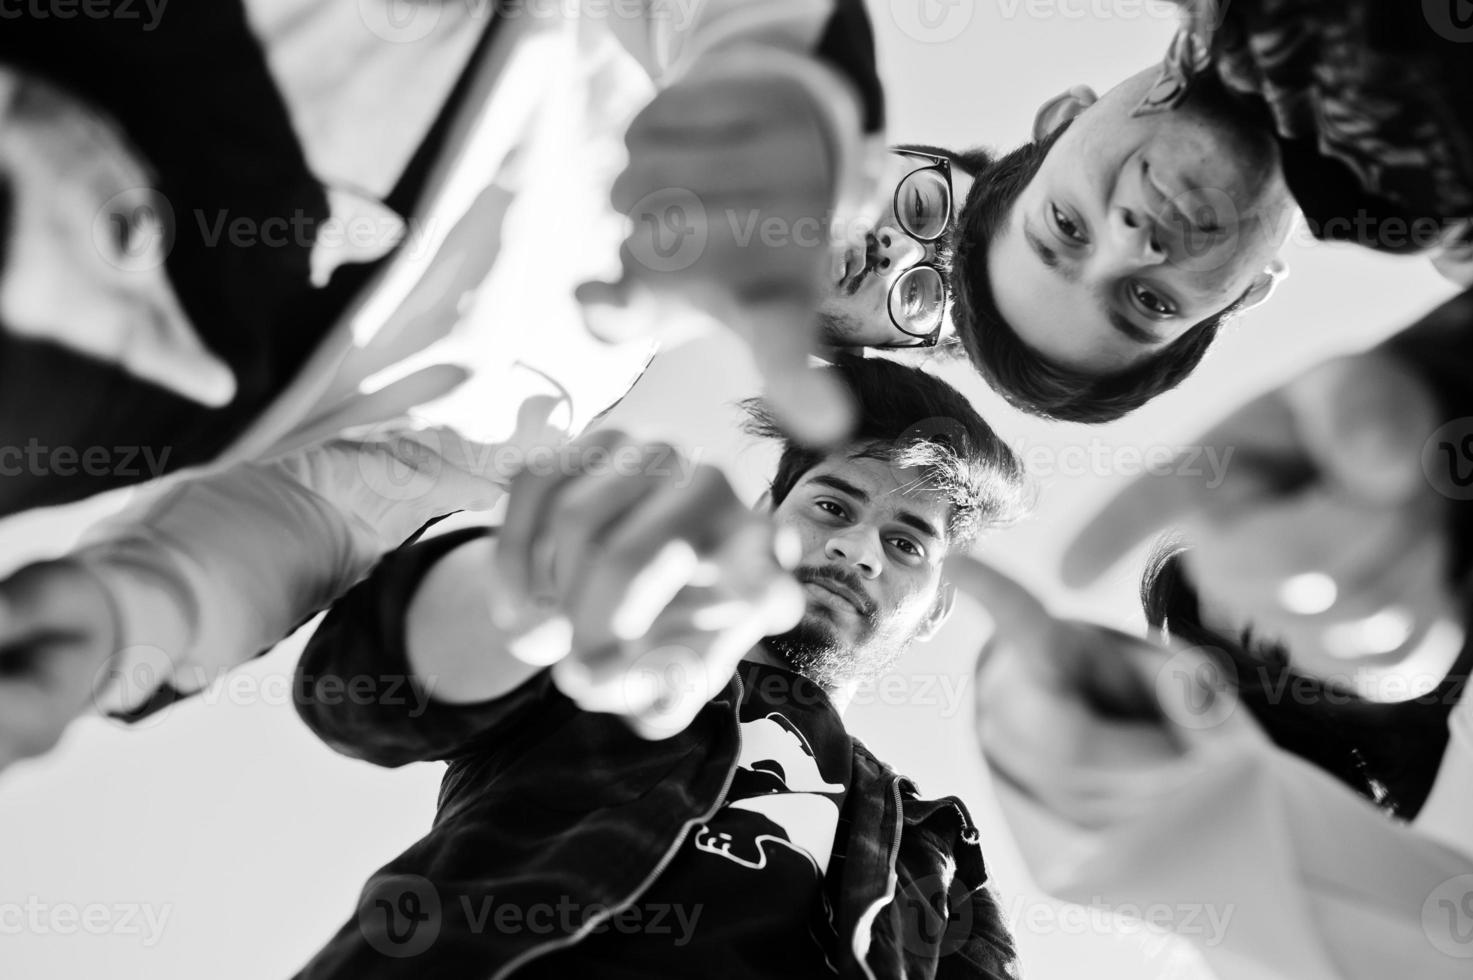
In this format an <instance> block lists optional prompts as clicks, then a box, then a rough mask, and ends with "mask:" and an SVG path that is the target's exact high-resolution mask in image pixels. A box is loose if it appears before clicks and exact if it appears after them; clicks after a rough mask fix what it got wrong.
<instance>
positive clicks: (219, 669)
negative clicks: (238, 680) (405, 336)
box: [72, 429, 502, 717]
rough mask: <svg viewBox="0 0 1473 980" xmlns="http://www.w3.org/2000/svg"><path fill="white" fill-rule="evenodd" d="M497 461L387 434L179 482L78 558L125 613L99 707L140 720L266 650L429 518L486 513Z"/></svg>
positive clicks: (433, 440)
mask: <svg viewBox="0 0 1473 980" xmlns="http://www.w3.org/2000/svg"><path fill="white" fill-rule="evenodd" d="M489 458H490V457H489V456H488V455H487V452H486V447H482V446H478V445H477V444H474V443H470V442H468V441H466V440H464V439H461V438H460V437H459V436H457V435H456V434H455V433H454V432H453V431H451V430H448V429H426V430H417V431H410V430H408V429H396V430H386V431H384V432H382V433H380V434H373V435H369V436H364V437H360V438H355V439H349V438H343V439H335V440H331V441H328V442H325V443H321V444H318V445H315V446H312V447H310V448H308V449H304V450H301V451H299V452H297V453H294V454H292V455H290V456H286V457H283V458H282V459H280V460H277V461H274V462H269V463H249V464H244V465H240V466H236V467H233V468H230V469H227V470H223V471H221V472H218V473H214V474H210V475H207V476H202V477H198V478H195V479H191V480H185V481H183V482H181V483H178V484H175V485H174V486H172V487H170V488H168V489H167V490H165V491H164V493H163V494H162V495H161V496H158V497H155V498H153V499H152V500H150V501H147V502H145V503H144V504H143V505H142V506H140V507H138V508H135V509H133V510H132V511H130V512H125V513H124V514H122V515H120V516H119V517H118V518H115V519H114V520H112V521H110V522H108V523H107V524H104V525H103V526H102V527H101V528H100V529H98V531H95V532H94V533H93V534H92V535H91V539H90V541H89V542H88V543H86V544H84V546H83V547H82V548H81V549H80V550H79V551H78V552H76V553H75V554H74V555H73V556H72V557H73V559H74V560H77V561H79V562H81V563H82V564H83V565H85V566H86V567H87V568H89V569H90V570H91V571H93V572H94V573H95V574H96V575H97V576H98V577H99V578H100V579H101V580H102V582H103V584H104V586H105V588H106V589H107V590H108V592H109V593H110V594H111V596H112V598H113V600H114V604H115V608H116V609H117V611H118V618H119V634H120V636H121V637H122V642H121V643H120V644H119V645H120V647H121V648H122V649H123V651H124V652H123V655H122V656H123V661H122V662H121V663H119V664H118V665H117V669H116V670H115V672H114V676H115V677H116V678H118V679H119V680H118V682H117V683H115V684H113V685H112V686H111V687H110V688H109V690H107V691H104V692H102V694H101V695H100V696H99V705H100V706H101V707H103V708H104V710H108V711H110V712H112V713H115V714H118V715H120V716H123V717H137V716H141V715H143V714H147V713H149V712H151V711H153V710H156V709H157V708H159V707H162V706H164V705H167V704H169V703H170V702H171V701H174V700H177V699H178V698H179V697H180V696H182V695H185V694H189V693H193V692H196V691H198V690H200V689H202V688H203V687H205V686H206V685H208V684H209V683H211V682H212V681H214V680H215V679H216V678H217V677H218V676H219V675H220V674H221V673H223V672H224V671H226V670H229V669H231V668H233V667H235V666H238V665H239V664H241V663H244V662H245V661H247V660H249V659H251V658H252V657H254V656H256V655H258V654H259V653H261V652H263V651H265V650H267V649H269V648H270V647H272V646H273V645H275V644H276V643H277V642H279V641H280V640H282V639H283V638H284V637H286V636H287V635H288V634H289V633H291V632H292V631H293V630H294V629H296V628H297V627H298V626H300V625H301V624H302V623H304V622H305V621H306V620H308V619H310V618H311V617H312V616H314V615H316V614H317V613H318V612H319V611H321V610H322V609H323V608H324V607H325V606H327V605H328V604H329V603H331V602H332V601H333V599H335V598H337V597H338V596H340V595H342V594H343V593H344V592H345V591H347V590H348V589H349V588H350V587H351V586H352V585H353V584H354V583H355V582H358V581H359V580H361V579H362V578H363V576H365V575H366V574H368V572H369V570H370V569H372V568H373V566H374V563H375V562H377V561H378V560H379V558H381V557H382V556H383V555H384V554H385V553H387V552H388V551H390V550H392V549H393V548H395V547H397V546H398V545H400V544H401V543H403V542H404V541H405V540H406V539H408V538H409V537H411V536H412V535H414V534H415V533H416V531H418V530H419V529H420V528H422V527H423V526H424V525H425V524H426V523H428V522H430V521H432V520H434V519H436V518H439V517H442V516H444V515H446V514H449V513H451V512H453V511H456V510H460V509H466V508H470V509H476V508H482V507H489V506H491V505H492V504H493V503H494V502H495V500H496V499H497V498H498V497H499V496H500V495H501V492H502V491H501V485H500V484H499V483H498V482H497V481H496V480H495V479H494V478H493V477H491V476H489V475H486V476H483V475H482V474H483V473H484V474H489V473H490V472H491V470H492V468H491V467H490V466H489V464H488V460H489Z"/></svg>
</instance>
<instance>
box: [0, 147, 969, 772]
mask: <svg viewBox="0 0 1473 980" xmlns="http://www.w3.org/2000/svg"><path fill="white" fill-rule="evenodd" d="M953 160H954V161H955V169H954V168H953ZM966 165H967V158H966V157H965V156H964V155H958V156H955V157H949V156H947V155H945V151H943V150H937V149H934V148H929V147H927V148H920V147H900V148H896V149H895V150H894V151H893V153H892V160H891V169H890V172H889V173H888V174H887V177H886V183H884V184H882V186H883V187H885V191H884V193H885V194H886V197H887V202H886V206H885V209H884V211H882V212H881V213H880V216H879V219H878V221H877V222H876V223H875V226H874V227H873V229H871V230H869V231H868V234H867V235H866V236H864V237H865V239H866V245H867V247H866V248H865V249H864V250H863V251H861V250H860V249H859V248H857V247H849V248H842V249H839V248H836V250H835V255H834V268H835V271H834V280H833V285H832V288H831V290H830V293H829V296H828V298H827V299H826V300H825V301H824V302H823V304H822V305H821V307H820V310H821V313H820V315H821V317H822V318H823V325H824V330H825V338H826V341H827V345H828V347H829V348H831V349H833V350H836V351H842V350H848V351H855V350H860V349H863V348H866V347H874V348H886V349H894V348H910V347H917V348H932V347H935V346H936V345H937V344H938V341H939V340H940V338H941V335H942V330H943V325H944V323H945V322H946V320H947V316H946V307H947V304H948V299H949V294H948V287H947V284H946V276H945V272H944V270H945V269H946V264H947V259H948V256H949V252H950V232H951V228H952V225H953V223H954V217H955V215H954V209H955V205H954V202H957V201H961V200H964V199H965V194H966V186H964V182H968V178H967V177H966V176H965V175H964V174H963V173H962V172H961V171H962V169H963V168H964V167H965V166H966ZM954 181H955V182H956V184H955V185H954V183H953V182H954ZM574 356H576V355H574ZM604 380H605V382H607V381H608V379H607V378H605V379H604ZM608 387H609V386H608V384H607V383H605V384H604V387H603V388H602V389H600V390H599V391H597V392H588V391H578V392H566V393H565V396H566V397H567V399H568V400H569V401H570V402H571V401H572V400H575V399H577V400H581V402H584V403H587V404H585V405H584V407H583V409H582V410H581V411H580V413H579V414H580V417H589V416H590V415H591V413H590V411H589V407H588V406H590V405H592V404H593V401H594V399H596V398H598V396H599V395H603V396H604V401H602V402H600V403H599V404H601V405H602V404H607V401H608V394H609V391H608ZM618 396H619V393H615V396H614V397H615V399H616V400H617V397H618ZM526 408H527V406H525V405H524V406H523V409H524V411H523V412H522V413H521V414H520V415H519V417H518V422H519V424H518V426H517V432H516V433H514V434H513V435H512V436H511V438H510V440H509V441H508V442H507V443H504V444H503V443H498V444H497V445H494V446H488V445H483V444H480V443H477V442H474V441H472V440H469V439H466V438H464V437H462V436H461V435H460V434H459V433H457V432H455V431H453V430H450V429H447V428H443V427H442V428H432V429H418V430H414V431H409V430H408V427H407V426H406V427H404V428H398V429H390V428H387V427H379V428H378V429H377V430H376V431H375V432H374V433H373V434H370V435H358V436H356V437H355V438H339V439H332V440H329V441H326V442H319V443H316V444H313V445H311V446H309V447H307V448H305V449H302V450H299V451H297V452H294V453H292V454H289V455H286V456H284V457H282V458H280V459H277V460H275V461H272V462H267V463H248V464H242V465H240V466H236V467H234V468H232V469H228V470H225V471H223V472H220V473H216V474H213V475H210V476H206V477H201V478H197V479H194V480H189V481H185V482H182V483H181V484H179V485H177V486H175V487H173V488H172V489H171V490H170V491H169V493H168V494H166V495H165V496H163V497H161V498H159V499H158V500H157V501H155V502H153V503H152V504H151V505H150V506H148V507H146V508H142V509H139V510H135V511H133V512H132V513H130V514H127V515H125V517H124V519H123V520H122V521H118V522H115V523H114V525H113V526H112V527H111V528H109V529H108V530H107V531H106V534H105V536H103V537H101V539H100V540H98V541H96V543H93V544H91V545H89V546H88V547H86V548H84V549H79V550H77V551H75V552H73V553H72V554H71V555H69V556H67V557H64V558H61V559H59V560H56V561H48V562H43V563H39V564H34V565H30V566H27V567H25V568H23V569H21V570H20V571H19V572H16V573H15V574H14V575H13V576H11V577H10V578H9V579H7V580H4V581H0V601H4V602H7V603H9V604H10V607H11V608H13V609H14V610H16V612H17V616H16V617H15V618H13V619H12V620H11V621H10V623H9V630H10V632H8V633H6V632H3V631H0V642H4V643H8V644H12V645H15V646H17V647H23V648H27V649H29V650H31V651H32V652H33V653H34V656H32V657H30V658H29V660H28V662H29V663H32V664H35V665H37V666H36V670H37V671H38V673H39V672H40V671H41V669H42V665H44V664H46V663H47V662H48V661H49V660H52V659H64V660H65V662H66V664H67V665H68V669H67V671H66V672H65V673H64V674H63V673H62V672H48V673H47V674H46V675H45V676H44V677H43V676H37V677H30V676H24V675H23V676H18V677H9V678H4V679H0V698H3V697H4V695H5V694H6V693H7V690H20V689H21V688H22V687H24V688H25V689H26V690H28V691H33V690H36V689H38V688H39V689H41V690H43V692H44V696H43V697H41V698H34V697H29V698H28V703H30V704H31V705H32V706H33V708H32V710H29V711H28V712H26V713H24V714H20V713H10V714H8V715H7V716H6V717H4V718H3V719H0V768H3V767H4V766H6V765H7V764H9V763H10V762H12V761H14V760H16V759H19V758H24V757H28V756H33V755H38V754H41V753H42V752H44V751H46V750H47V749H49V748H50V746H51V745H53V744H55V742H56V740H57V738H59V737H60V735H61V733H62V731H63V730H64V729H65V727H66V726H67V724H68V723H69V722H70V721H71V720H72V719H73V718H74V717H77V716H78V715H79V714H81V713H83V712H85V711H86V710H88V709H89V707H93V706H95V707H100V708H102V709H104V710H109V711H113V712H117V713H122V714H126V715H130V716H131V715H135V714H146V713H149V712H151V711H153V710H156V709H158V708H160V707H163V706H165V705H167V704H169V703H171V702H172V701H174V700H177V699H178V698H179V697H181V696H184V695H187V694H188V693H192V692H194V691H197V690H199V689H201V688H202V687H204V686H205V685H206V684H208V683H209V682H210V681H212V680H213V679H214V678H216V677H218V676H219V675H220V674H221V673H222V672H223V671H225V670H228V669H230V668H233V667H234V666H237V665H239V664H241V663H244V662H245V661H247V660H249V659H251V658H253V657H255V656H256V655H258V654H259V653H262V652H264V651H266V650H268V649H270V648H271V647H272V646H274V645H275V644H276V643H277V642H278V641H280V640H281V639H282V638H284V637H285V636H287V635H288V634H289V633H290V632H292V631H293V630H294V629H295V628H296V627H297V626H298V625H299V624H301V623H303V622H304V621H306V620H307V619H309V618H310V617H311V616H312V615H314V614H315V613H317V612H318V611H320V610H321V609H323V608H325V607H326V606H328V605H330V604H331V603H332V602H333V601H334V599H335V598H336V597H337V596H340V595H342V594H343V593H344V592H346V591H347V590H348V589H349V588H350V587H351V586H353V585H354V584H355V583H356V582H358V581H359V580H360V579H361V578H362V577H363V576H364V575H366V574H367V573H368V571H369V570H370V569H371V568H373V566H374V565H375V563H376V562H377V561H378V560H379V559H380V558H381V557H382V556H383V555H384V554H386V553H387V552H389V551H391V550H393V549H394V548H397V547H398V546H399V545H400V544H402V543H403V542H404V541H405V540H406V539H408V538H409V537H411V536H412V535H413V534H414V533H415V532H416V531H418V530H419V529H420V528H422V527H423V526H424V525H425V524H426V523H427V522H430V521H433V520H435V519H438V518H440V517H442V516H444V515H447V514H450V513H453V512H455V511H460V510H480V509H490V508H491V507H494V506H495V505H496V504H497V503H498V501H499V500H500V499H501V498H502V497H503V496H504V495H505V492H506V488H507V485H508V483H509V481H510V480H511V478H512V477H513V476H514V475H515V473H514V472H502V469H504V468H505V467H504V465H503V463H502V460H503V459H505V458H530V454H529V453H528V452H527V450H528V449H529V447H532V446H544V445H547V444H554V445H555V444H557V443H558V442H561V441H565V440H566V439H567V438H568V437H570V436H572V435H576V434H577V433H576V432H566V433H563V432H553V431H551V430H548V429H546V428H545V427H542V426H540V425H531V426H523V425H521V424H520V423H521V422H522V421H523V419H522V417H521V416H522V415H526V414H527V413H526V411H525V409H526ZM534 414H535V413H534ZM552 417H553V416H551V415H550V416H549V418H552ZM508 451H509V452H508ZM519 454H520V455H519ZM63 647H65V649H63ZM120 650H121V651H124V652H123V654H121V655H119V656H118V657H116V658H114V657H113V654H114V652H115V651H120ZM108 678H111V680H109V681H108V683H106V684H102V681H103V680H107V679H108ZM98 688H100V689H98Z"/></svg>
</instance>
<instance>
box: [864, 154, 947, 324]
mask: <svg viewBox="0 0 1473 980" xmlns="http://www.w3.org/2000/svg"><path fill="white" fill-rule="evenodd" d="M892 152H894V153H896V154H899V155H900V156H907V157H914V158H916V159H919V160H928V161H930V162H929V163H927V164H926V165H925V166H923V167H919V168H917V169H915V170H912V171H911V172H910V173H908V174H906V175H905V177H904V178H903V179H902V180H901V181H900V183H898V184H896V185H895V220H896V223H897V224H899V225H900V230H901V231H903V232H905V233H906V234H907V235H909V236H910V237H911V238H913V239H915V240H916V241H917V242H920V243H921V244H922V245H932V244H934V243H935V242H937V241H939V240H940V239H941V238H942V237H943V236H944V235H945V234H946V232H947V231H948V230H949V229H950V228H951V226H952V223H953V222H954V221H955V216H954V213H953V209H952V185H951V161H950V160H948V159H947V158H946V157H938V156H935V155H933V154H930V153H922V152H920V151H919V150H893V151H892ZM950 295H951V294H950V291H949V290H948V289H947V288H946V274H945V273H943V272H942V271H941V269H940V268H938V267H937V266H936V265H935V263H932V262H921V263H918V264H916V265H913V266H911V267H910V268H909V269H906V270H905V271H904V272H903V273H901V274H900V276H899V277H898V278H896V280H895V282H894V284H893V285H891V287H890V295H889V298H888V301H887V305H888V306H889V309H890V321H891V322H892V323H894V324H895V326H896V328H897V329H898V330H899V331H900V332H901V333H903V334H905V335H906V336H908V337H912V338H914V341H913V342H912V343H894V344H882V345H881V346H882V347H885V348H889V349H903V348H909V347H935V346H936V342H937V340H938V339H940V337H941V327H942V325H943V324H944V322H945V319H946V302H947V300H948V299H949V298H950Z"/></svg>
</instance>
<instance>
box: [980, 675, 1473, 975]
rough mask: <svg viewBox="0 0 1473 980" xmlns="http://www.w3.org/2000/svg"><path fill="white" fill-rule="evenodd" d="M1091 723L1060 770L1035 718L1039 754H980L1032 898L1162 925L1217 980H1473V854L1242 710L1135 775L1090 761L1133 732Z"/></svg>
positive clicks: (991, 750) (1022, 743)
mask: <svg viewBox="0 0 1473 980" xmlns="http://www.w3.org/2000/svg"><path fill="white" fill-rule="evenodd" d="M1158 691H1163V688H1160V687H1158ZM1034 693H1035V694H1036V693H1038V692H1034ZM1048 696H1053V697H1056V698H1057V699H1058V700H1059V701H1060V704H1059V710H1060V712H1061V713H1062V714H1064V715H1066V716H1067V715H1069V714H1071V713H1072V712H1073V709H1074V707H1075V706H1073V705H1067V704H1064V703H1063V702H1064V700H1065V698H1064V697H1063V696H1060V695H1053V694H1049V695H1048ZM1163 696H1164V695H1163ZM994 707H996V705H994ZM1168 714H1170V712H1168ZM1173 717H1182V716H1179V715H1173ZM996 724H998V721H997V720H994V722H993V725H994V726H995V725H996ZM1001 724H1003V725H1004V726H1009V725H1011V726H1012V727H1016V725H1015V724H1014V723H1010V722H1008V721H1007V720H1006V719H1003V720H1001ZM1095 725H1096V730H1095V732H1094V734H1093V737H1091V738H1088V739H1085V740H1080V739H1078V738H1077V737H1075V738H1073V739H1071V740H1072V741H1074V742H1076V744H1077V745H1078V746H1081V747H1080V748H1076V749H1074V750H1072V755H1069V756H1067V757H1065V756H1064V755H1063V754H1061V752H1060V750H1059V746H1058V745H1053V746H1052V747H1050V744H1049V743H1050V741H1051V740H1053V736H1054V732H1055V731H1056V729H1054V727H1053V726H1052V725H1051V724H1050V723H1049V721H1048V720H1047V719H1044V718H1040V717H1038V716H1037V713H1036V710H1035V713H1034V717H1033V719H1032V723H1031V724H1030V726H1029V728H1030V732H1029V733H1028V734H1030V735H1031V742H1032V744H1034V745H1039V746H1040V748H1039V749H1037V750H1032V749H1029V748H1028V745H1029V744H1030V740H1029V739H1024V738H1001V739H998V740H997V742H996V745H997V746H1000V747H1001V748H1000V750H999V749H998V748H996V747H994V745H993V744H986V743H985V744H984V750H985V754H986V756H987V758H988V762H989V764H990V766H991V769H992V771H993V774H994V783H995V784H996V785H997V787H998V795H999V797H1000V800H1001V802H1002V809H1003V812H1004V813H1005V814H1006V816H1007V818H1008V822H1009V824H1010V827H1011V829H1012V831H1013V834H1014V836H1015V838H1016V839H1017V841H1018V844H1019V847H1020V849H1021V850H1022V852H1023V854H1024V857H1025V859H1026V860H1027V862H1028V864H1029V867H1030V870H1031V871H1032V873H1033V875H1034V877H1035V878H1036V880H1037V882H1038V884H1039V886H1040V887H1041V888H1042V889H1043V890H1044V891H1046V892H1048V893H1050V894H1052V895H1054V896H1056V897H1058V898H1060V899H1062V900H1064V901H1070V902H1075V903H1079V904H1084V905H1091V906H1098V905H1100V904H1103V905H1104V906H1105V907H1106V908H1107V909H1109V910H1111V911H1114V912H1117V913H1121V914H1126V915H1133V916H1135V917H1138V918H1142V919H1144V920H1146V921H1149V922H1153V923H1154V924H1156V925H1160V926H1163V927H1166V928H1168V929H1170V930H1171V931H1173V932H1174V933H1176V934H1177V935H1179V936H1181V937H1182V938H1184V939H1186V940H1188V941H1190V942H1192V943H1193V944H1194V945H1195V946H1196V947H1197V949H1198V950H1199V951H1200V952H1201V953H1202V955H1203V957H1204V959H1205V960H1206V961H1207V963H1208V964H1209V966H1210V967H1211V968H1212V969H1213V971H1214V972H1215V974H1216V975H1217V976H1218V977H1220V978H1221V980H1384V978H1386V977H1416V978H1417V980H1455V978H1463V980H1466V978H1467V977H1468V976H1469V975H1470V968H1473V914H1470V912H1469V910H1470V909H1473V859H1470V858H1468V857H1466V856H1464V855H1461V854H1458V853H1456V852H1453V851H1449V850H1446V849H1444V848H1443V847H1442V846H1441V845H1439V844H1438V843H1437V842H1435V841H1433V840H1431V839H1429V838H1427V837H1425V836H1423V835H1422V834H1420V833H1418V832H1416V831H1414V830H1412V829H1411V828H1409V827H1406V826H1403V825H1398V824H1395V823H1393V822H1392V821H1391V820H1390V819H1389V818H1388V817H1385V816H1384V815H1382V814H1381V813H1380V812H1379V811H1378V810H1376V809H1375V808H1374V807H1373V806H1372V805H1371V804H1370V803H1368V802H1367V801H1365V800H1362V799H1361V798H1359V797H1357V796H1355V795H1354V794H1353V793H1352V792H1351V791H1350V790H1349V789H1347V788H1346V787H1344V786H1342V785H1341V784H1340V783H1338V782H1336V781H1335V780H1333V779H1332V778H1330V777H1329V776H1328V775H1326V774H1324V773H1323V772H1321V771H1319V770H1318V769H1316V768H1314V767H1313V766H1311V765H1309V764H1307V763H1305V762H1304V761H1302V760H1300V759H1298V758H1295V757H1292V756H1289V755H1287V754H1285V753H1283V752H1280V751H1279V750H1277V749H1276V748H1274V747H1273V746H1272V745H1271V744H1270V743H1269V742H1268V741H1267V739H1266V737H1265V736H1264V735H1263V734H1262V732H1261V731H1260V730H1259V729H1258V727H1257V726H1256V724H1255V723H1254V722H1253V721H1252V720H1251V719H1250V718H1249V717H1248V716H1247V712H1246V710H1245V709H1243V708H1241V706H1239V707H1237V709H1236V711H1235V713H1234V714H1232V715H1231V716H1230V717H1227V718H1225V719H1223V720H1222V721H1221V723H1220V724H1214V725H1212V726H1210V727H1203V728H1201V729H1200V730H1197V731H1182V730H1180V729H1177V730H1176V731H1175V732H1174V735H1175V736H1176V737H1177V739H1178V742H1179V744H1182V745H1184V746H1185V748H1184V749H1183V750H1182V751H1181V752H1179V753H1178V754H1177V755H1176V757H1175V758H1173V759H1164V760H1163V759H1161V758H1159V757H1157V758H1154V759H1143V761H1141V762H1140V764H1138V765H1132V764H1131V762H1130V758H1129V757H1125V756H1122V755H1120V754H1119V753H1117V754H1116V755H1115V758H1114V759H1108V758H1106V754H1105V752H1104V751H1102V748H1103V747H1107V746H1108V745H1110V744H1112V743H1113V744H1116V745H1124V744H1127V743H1126V741H1125V740H1126V739H1134V738H1137V737H1138V733H1133V732H1130V731H1128V730H1129V729H1132V728H1136V727H1140V726H1129V725H1119V724H1115V723H1111V722H1106V721H1103V720H1098V719H1097V720H1096V722H1095ZM1167 727H1170V728H1174V729H1176V728H1177V726H1175V725H1172V724H1171V723H1168V724H1167V725H1166V726H1163V729H1165V728H1167ZM1020 734H1021V733H1020ZM1073 734H1075V735H1076V736H1077V732H1076V733H1073ZM984 737H985V736H984ZM1055 741H1056V740H1055ZM1061 758H1062V759H1063V760H1064V764H1063V765H1061V764H1060V761H1061ZM1137 758H1140V757H1139V756H1137ZM1449 910H1451V911H1450V912H1449Z"/></svg>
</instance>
